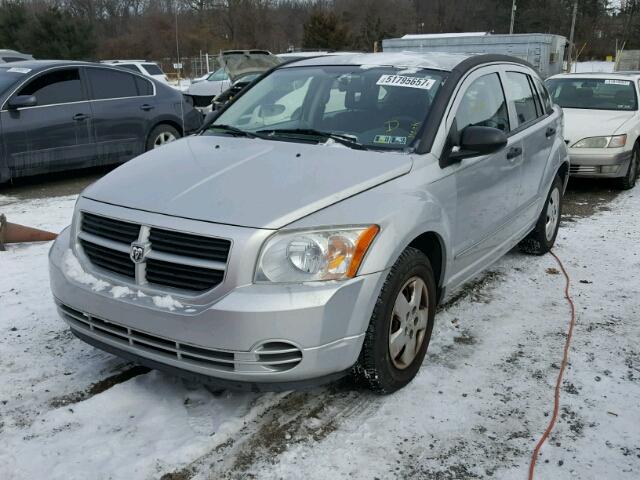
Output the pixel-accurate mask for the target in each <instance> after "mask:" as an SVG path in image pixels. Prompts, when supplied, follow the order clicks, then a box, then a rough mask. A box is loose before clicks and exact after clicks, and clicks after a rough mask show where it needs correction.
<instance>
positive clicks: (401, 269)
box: [354, 247, 436, 394]
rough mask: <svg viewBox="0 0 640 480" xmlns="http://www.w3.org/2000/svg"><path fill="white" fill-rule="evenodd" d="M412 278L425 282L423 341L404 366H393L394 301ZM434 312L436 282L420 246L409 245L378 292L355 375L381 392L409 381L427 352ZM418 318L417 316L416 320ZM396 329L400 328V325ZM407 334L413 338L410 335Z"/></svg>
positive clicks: (393, 389) (384, 392) (387, 391)
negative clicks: (391, 338)
mask: <svg viewBox="0 0 640 480" xmlns="http://www.w3.org/2000/svg"><path fill="white" fill-rule="evenodd" d="M414 279H421V280H422V282H423V283H422V284H420V285H422V286H426V293H427V294H426V302H427V304H426V306H425V307H424V309H423V315H424V314H425V313H426V328H425V329H424V330H421V331H420V335H421V342H422V343H421V345H420V347H419V348H415V349H414V350H415V351H416V354H415V357H414V358H413V361H412V362H411V363H409V364H407V365H406V366H404V367H403V368H398V367H397V366H396V361H397V360H396V359H397V357H396V359H393V358H392V356H391V353H390V345H389V343H390V336H391V328H392V327H393V325H392V322H396V323H397V317H396V316H395V314H394V305H395V303H396V300H397V299H398V298H399V295H402V293H401V292H402V289H403V287H405V286H406V285H407V282H411V281H413V280H414ZM407 288H408V287H407ZM435 312H436V282H435V279H434V276H433V270H432V268H431V263H430V262H429V259H428V258H427V256H426V255H425V254H424V253H422V252H421V251H420V250H417V249H415V248H411V247H409V248H407V249H406V250H405V251H404V252H402V254H401V255H400V257H399V258H398V260H397V261H396V263H395V265H394V266H393V267H392V268H391V270H390V272H389V274H388V276H387V279H386V281H385V283H384V285H383V287H382V290H381V292H380V295H379V296H378V300H377V302H376V305H375V308H374V310H373V315H372V316H371V321H370V323H369V328H368V329H367V333H366V335H365V339H364V344H363V346H362V351H361V352H360V356H359V358H358V361H357V362H356V364H355V366H354V375H355V377H356V379H357V380H358V381H361V382H362V383H364V384H365V385H366V386H367V387H368V388H370V389H371V390H373V391H374V392H376V393H380V394H389V393H393V392H395V391H396V390H398V389H400V388H402V387H404V386H405V385H406V384H408V383H409V382H410V381H411V380H412V379H413V377H415V376H416V374H417V373H418V370H419V369H420V366H421V365H422V361H423V360H424V356H425V354H426V353H427V347H428V346H429V341H430V340H431V332H432V330H433V319H434V316H435ZM416 315H417V314H416ZM423 318H424V317H423ZM417 322H418V320H417V316H416V320H415V324H417ZM407 324H411V320H410V319H409V320H407ZM399 330H402V328H400V329H399ZM416 331H417V330H416ZM418 335H419V334H418V333H415V336H416V337H415V338H416V345H417V343H418V340H417V339H418ZM410 338H413V336H411V337H410ZM399 356H400V355H398V357H399Z"/></svg>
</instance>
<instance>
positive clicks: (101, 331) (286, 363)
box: [58, 304, 302, 373]
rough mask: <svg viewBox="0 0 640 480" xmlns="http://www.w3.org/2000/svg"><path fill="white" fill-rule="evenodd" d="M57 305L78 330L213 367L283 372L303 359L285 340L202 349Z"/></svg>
mask: <svg viewBox="0 0 640 480" xmlns="http://www.w3.org/2000/svg"><path fill="white" fill-rule="evenodd" d="M58 308H59V311H60V315H62V317H63V318H64V319H65V320H66V321H67V323H69V325H71V328H73V329H75V330H77V331H80V332H91V333H93V334H94V335H96V336H99V337H103V338H105V339H109V340H111V341H112V342H116V343H119V344H121V345H123V346H130V347H135V348H136V350H141V351H146V352H151V353H154V354H156V355H160V356H162V357H165V358H167V359H172V360H176V359H177V360H179V361H181V362H182V363H186V364H191V365H195V366H199V367H205V368H209V369H212V370H218V371H226V372H233V371H239V372H245V373H251V372H260V373H264V372H283V371H287V370H291V369H292V368H294V367H295V366H296V365H298V364H299V363H300V362H301V361H302V351H301V350H300V349H299V348H298V347H296V346H295V345H293V344H291V343H288V342H282V341H280V342H267V343H264V344H262V345H260V346H259V347H258V348H256V349H255V350H253V351H251V352H236V351H231V350H220V349H212V348H205V347H201V346H197V345H191V344H187V343H182V342H177V341H174V340H169V339H167V338H164V337H159V336H157V335H153V334H151V333H147V332H142V331H140V330H137V329H134V328H130V327H126V326H124V325H120V324H118V323H113V322H110V321H107V320H103V319H101V318H98V317H95V316H93V315H89V314H87V313H84V312H81V311H79V310H76V309H74V308H71V307H69V306H67V305H63V304H60V305H59V306H58Z"/></svg>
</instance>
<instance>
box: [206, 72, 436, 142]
mask: <svg viewBox="0 0 640 480" xmlns="http://www.w3.org/2000/svg"><path fill="white" fill-rule="evenodd" d="M444 76H445V73H444V72H439V71H434V70H424V69H404V68H394V67H375V68H371V67H367V68H361V67H359V66H319V67H294V68H283V69H279V70H276V71H274V72H273V73H272V74H271V75H269V76H267V77H266V78H264V79H262V80H261V81H260V82H258V83H257V84H256V85H254V86H253V87H252V88H251V89H250V90H248V91H247V92H246V93H245V94H244V95H242V96H241V97H239V98H238V99H237V100H236V101H235V102H234V103H233V104H232V105H230V106H229V108H228V109H227V110H226V111H224V112H223V113H222V114H221V115H220V117H218V118H217V119H216V121H215V122H214V125H213V126H212V128H213V129H214V131H215V127H216V125H221V126H222V125H226V126H231V127H234V128H236V129H242V130H243V131H246V132H251V133H258V134H261V135H264V134H268V135H269V137H268V138H273V139H276V140H287V141H309V140H310V139H309V137H316V138H315V141H317V142H319V141H323V140H326V138H324V139H323V138H321V137H322V135H319V132H324V133H328V134H334V135H341V136H343V137H346V138H348V139H351V140H353V142H356V143H357V144H359V145H360V146H364V147H366V148H373V149H393V150H402V149H405V148H407V147H408V146H409V145H410V144H411V142H412V141H413V139H414V138H415V137H416V135H417V134H418V132H419V131H420V128H421V127H422V124H423V122H424V121H425V119H426V117H427V115H428V114H429V110H430V108H431V104H432V102H433V99H434V97H435V94H436V92H437V91H438V89H439V88H440V84H441V83H442V80H443V79H444ZM292 130H295V131H296V132H295V133H298V134H300V135H297V136H296V135H292ZM303 131H304V132H303ZM311 131H313V133H312V132H311ZM324 136H325V137H328V135H324ZM292 137H293V138H292Z"/></svg>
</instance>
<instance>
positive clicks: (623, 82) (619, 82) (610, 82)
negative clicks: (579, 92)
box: [604, 80, 631, 87]
mask: <svg viewBox="0 0 640 480" xmlns="http://www.w3.org/2000/svg"><path fill="white" fill-rule="evenodd" d="M604 83H605V84H606V85H624V86H625V87H628V86H629V85H630V84H631V82H629V81H627V80H605V81H604Z"/></svg>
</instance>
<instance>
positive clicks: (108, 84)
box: [87, 68, 138, 100]
mask: <svg viewBox="0 0 640 480" xmlns="http://www.w3.org/2000/svg"><path fill="white" fill-rule="evenodd" d="M87 77H88V79H89V83H90V85H91V91H92V92H93V98H94V99H95V100H106V99H110V98H127V97H136V96H138V86H137V84H136V78H137V75H131V74H129V73H125V72H118V71H117V70H111V69H106V68H87Z"/></svg>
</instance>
